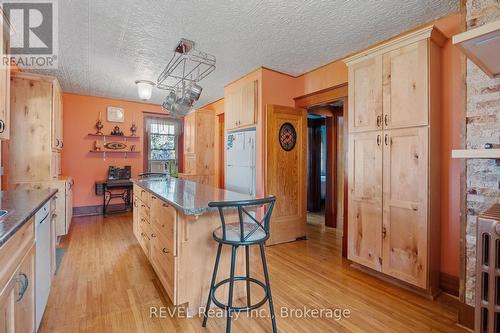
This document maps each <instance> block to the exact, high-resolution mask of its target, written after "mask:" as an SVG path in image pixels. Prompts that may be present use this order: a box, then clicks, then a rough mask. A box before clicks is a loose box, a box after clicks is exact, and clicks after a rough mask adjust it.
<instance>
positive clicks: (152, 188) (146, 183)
mask: <svg viewBox="0 0 500 333" xmlns="http://www.w3.org/2000/svg"><path fill="white" fill-rule="evenodd" d="M132 181H133V182H134V183H135V184H137V185H139V186H140V187H142V188H143V189H145V190H146V191H148V192H150V193H152V194H154V195H156V196H157V197H158V198H160V199H162V200H164V201H166V202H168V203H170V204H171V205H172V206H174V207H175V208H177V209H178V210H180V211H182V212H183V213H184V214H186V215H201V214H203V213H205V212H207V211H210V210H214V208H209V207H208V203H209V202H211V201H238V200H252V199H255V197H253V196H250V195H246V194H241V193H236V192H232V191H227V190H223V189H220V188H217V187H213V186H209V185H204V184H200V183H195V182H191V181H188V180H183V179H178V178H174V177H169V178H166V179H165V178H161V179H160V178H152V179H142V180H135V179H134V180H132Z"/></svg>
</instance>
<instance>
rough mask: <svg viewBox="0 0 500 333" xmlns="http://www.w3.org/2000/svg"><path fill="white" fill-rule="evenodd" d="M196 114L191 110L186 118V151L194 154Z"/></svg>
mask: <svg viewBox="0 0 500 333" xmlns="http://www.w3.org/2000/svg"><path fill="white" fill-rule="evenodd" d="M195 126H196V114H195V112H191V113H190V114H188V115H186V117H185V118H184V153H185V154H194V152H195V151H194V145H195V131H196V129H195Z"/></svg>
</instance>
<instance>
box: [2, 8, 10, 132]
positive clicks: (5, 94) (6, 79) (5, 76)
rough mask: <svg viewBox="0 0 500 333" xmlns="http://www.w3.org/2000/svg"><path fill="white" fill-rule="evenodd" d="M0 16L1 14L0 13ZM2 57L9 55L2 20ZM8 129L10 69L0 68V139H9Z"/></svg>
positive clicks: (6, 32)
mask: <svg viewBox="0 0 500 333" xmlns="http://www.w3.org/2000/svg"><path fill="white" fill-rule="evenodd" d="M0 15H2V13H1V12H0ZM0 38H1V53H2V55H7V54H9V28H8V27H7V26H6V23H5V22H4V20H3V19H2V22H0ZM9 129H10V67H9V66H4V65H2V66H0V139H1V140H8V139H9Z"/></svg>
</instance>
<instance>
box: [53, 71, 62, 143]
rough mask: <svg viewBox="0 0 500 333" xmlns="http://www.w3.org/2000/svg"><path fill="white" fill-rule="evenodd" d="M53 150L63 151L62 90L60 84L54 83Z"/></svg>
mask: <svg viewBox="0 0 500 333" xmlns="http://www.w3.org/2000/svg"><path fill="white" fill-rule="evenodd" d="M51 141H52V149H54V150H57V151H59V150H62V148H63V146H64V142H63V103H62V90H61V86H60V85H59V82H57V80H56V81H54V82H53V86H52V130H51Z"/></svg>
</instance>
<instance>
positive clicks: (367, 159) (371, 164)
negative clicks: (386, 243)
mask: <svg viewBox="0 0 500 333" xmlns="http://www.w3.org/2000/svg"><path fill="white" fill-rule="evenodd" d="M347 163H348V175H349V178H348V186H349V195H348V209H347V214H348V233H347V234H348V249H347V257H348V258H349V259H350V260H352V261H354V262H357V263H359V264H362V265H364V266H367V267H370V268H372V269H375V270H378V271H380V270H381V265H382V132H381V131H375V132H366V133H353V134H349V150H348V161H347Z"/></svg>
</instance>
